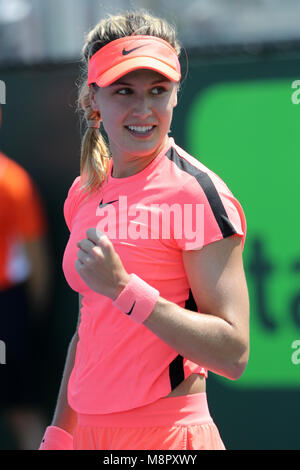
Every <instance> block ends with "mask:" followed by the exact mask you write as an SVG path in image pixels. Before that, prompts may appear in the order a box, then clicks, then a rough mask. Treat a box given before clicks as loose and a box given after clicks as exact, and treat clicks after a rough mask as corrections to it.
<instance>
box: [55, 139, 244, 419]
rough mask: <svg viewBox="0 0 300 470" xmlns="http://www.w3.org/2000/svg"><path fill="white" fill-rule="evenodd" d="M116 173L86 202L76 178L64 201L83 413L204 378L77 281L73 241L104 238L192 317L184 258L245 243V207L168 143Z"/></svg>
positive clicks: (74, 383)
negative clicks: (234, 241)
mask: <svg viewBox="0 0 300 470" xmlns="http://www.w3.org/2000/svg"><path fill="white" fill-rule="evenodd" d="M112 168H113V161H112V159H111V160H110V167H109V171H108V179H107V181H106V182H104V183H103V185H102V187H101V189H100V190H99V191H96V192H94V193H93V194H92V195H87V193H83V192H81V191H80V177H77V178H76V179H75V181H74V182H73V184H72V186H71V188H70V190H69V193H68V197H67V199H66V201H65V204H64V215H65V220H66V223H67V225H68V227H69V230H70V238H69V241H68V243H67V246H66V250H65V253H64V257H63V270H64V274H65V277H66V280H67V282H68V283H69V285H70V287H71V288H72V289H73V290H75V291H77V292H78V293H80V294H82V295H83V300H82V308H81V321H80V325H79V328H78V335H79V341H78V343H77V350H76V358H75V364H74V368H73V370H72V373H71V376H70V380H69V384H68V401H69V404H70V406H71V407H72V408H73V409H74V410H75V411H77V412H78V413H84V414H89V413H90V414H97V413H99V414H107V413H113V412H118V411H124V410H130V409H133V408H137V407H139V406H143V405H146V404H148V403H152V402H154V401H156V400H157V399H159V398H162V397H164V396H167V395H168V394H169V393H170V392H171V391H172V390H173V389H174V388H175V387H176V386H177V385H178V384H179V383H180V382H181V381H183V380H184V379H185V378H186V377H188V376H189V375H190V374H191V373H199V374H202V375H204V376H207V370H205V369H204V368H203V367H202V366H201V364H200V365H199V364H195V363H193V362H191V361H189V360H187V359H185V358H183V357H181V356H180V355H179V354H178V353H177V352H176V351H175V350H174V349H172V348H171V347H170V346H168V345H167V344H166V343H165V342H164V341H162V340H161V339H159V338H158V337H157V336H156V335H155V334H154V333H152V332H151V331H150V330H149V329H147V328H146V327H145V326H144V325H143V324H136V323H135V322H133V321H132V320H131V318H130V317H129V316H127V315H125V314H124V313H122V312H121V311H120V310H119V309H117V308H116V307H114V306H113V305H112V300H111V299H110V298H108V297H105V296H102V295H100V294H98V293H96V292H94V291H92V290H91V289H90V288H89V287H88V286H87V285H86V284H85V282H84V281H83V280H82V279H81V278H80V276H79V275H78V273H77V271H76V269H75V261H76V258H77V252H78V247H77V246H76V243H77V242H78V241H79V240H82V239H84V238H86V230H87V229H88V228H90V227H96V228H97V229H99V230H100V231H101V232H104V233H106V235H107V236H108V237H109V238H110V240H111V242H112V243H113V246H114V248H115V250H116V252H117V253H118V255H119V256H120V258H121V260H122V263H123V265H124V267H125V269H126V271H127V272H128V273H129V274H130V273H135V274H136V275H137V276H139V277H140V278H142V279H143V280H144V281H146V282H147V283H148V284H150V285H151V286H153V287H155V288H156V289H157V290H158V291H159V292H160V296H161V297H163V298H165V299H167V300H169V301H171V302H174V303H176V304H178V305H180V306H181V307H184V308H186V309H188V310H192V311H198V309H197V306H196V303H195V301H194V299H193V296H192V292H191V289H190V286H189V282H188V279H187V276H186V272H185V269H184V265H183V260H182V251H183V250H197V249H201V248H202V247H203V246H205V245H207V244H209V243H212V242H214V241H217V240H221V239H223V238H225V237H228V236H231V235H239V236H241V237H242V244H243V246H244V242H245V236H246V220H245V216H244V212H243V209H242V207H241V205H240V204H239V202H238V201H237V199H236V198H235V197H234V196H233V195H232V193H231V192H230V190H229V189H228V187H227V186H226V184H225V183H224V182H223V181H222V180H221V179H220V178H219V177H218V176H217V175H216V174H215V173H213V172H212V171H211V170H209V169H208V168H206V167H205V166H204V165H203V164H202V163H200V162H199V161H198V160H197V159H196V158H194V157H192V156H191V155H189V154H188V153H186V152H185V151H184V150H182V149H181V148H180V147H178V146H177V145H176V144H175V142H174V139H173V138H170V137H169V138H168V142H167V145H166V146H165V147H164V148H163V150H162V151H161V152H160V153H159V155H157V157H156V158H155V159H154V160H153V161H152V162H151V163H150V164H149V165H148V166H147V167H146V168H144V170H142V171H140V172H139V173H137V174H135V175H133V176H129V177H125V178H114V177H112Z"/></svg>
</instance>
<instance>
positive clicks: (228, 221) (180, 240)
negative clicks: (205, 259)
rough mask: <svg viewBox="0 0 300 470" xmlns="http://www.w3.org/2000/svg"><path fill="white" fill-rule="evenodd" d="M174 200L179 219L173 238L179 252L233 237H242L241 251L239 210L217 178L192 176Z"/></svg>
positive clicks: (242, 224)
mask: <svg viewBox="0 0 300 470" xmlns="http://www.w3.org/2000/svg"><path fill="white" fill-rule="evenodd" d="M178 200H179V201H180V206H181V217H180V220H179V221H178V222H177V224H174V231H173V236H174V240H175V242H176V244H177V246H178V247H179V248H180V249H181V250H184V251H188V250H198V249H201V248H203V247H204V246H206V245H208V244H209V243H213V242H215V241H218V240H221V239H223V238H226V237H229V236H234V235H236V236H240V237H241V238H242V248H244V243H245V238H246V218H245V214H244V211H243V208H242V206H241V204H240V203H239V201H238V200H237V199H236V198H235V197H234V195H233V194H232V192H231V191H230V190H229V188H228V187H227V185H226V184H225V183H224V181H222V179H221V178H219V177H218V176H217V175H215V174H214V173H212V172H211V174H209V173H205V172H203V171H199V172H197V173H195V175H193V176H191V178H190V180H189V181H188V182H186V183H185V184H184V185H183V187H182V189H181V191H180V195H179V198H178ZM176 230H177V232H178V233H176Z"/></svg>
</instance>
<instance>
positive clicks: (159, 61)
mask: <svg viewBox="0 0 300 470" xmlns="http://www.w3.org/2000/svg"><path fill="white" fill-rule="evenodd" d="M179 54H180V46H179V45H178V42H177V40H176V38H175V32H174V28H173V27H172V26H170V25H169V24H168V23H167V22H166V21H164V20H162V19H160V18H155V17H152V16H150V15H149V14H147V13H145V12H130V13H125V14H122V15H116V16H111V15H108V16H107V17H106V18H105V19H104V20H102V21H101V22H100V23H99V24H97V25H96V27H95V28H94V29H93V30H92V31H91V32H90V33H89V34H88V36H87V41H86V44H85V45H84V49H83V57H84V60H85V63H86V66H87V67H86V72H85V74H84V83H83V85H82V87H81V89H80V94H79V103H80V105H81V107H82V109H83V111H84V112H85V118H86V120H87V126H88V128H87V130H86V133H85V135H84V137H83V142H82V156H81V175H80V176H79V177H77V178H76V179H75V181H74V182H73V184H72V186H71V188H70V190H69V193H68V197H67V199H66V201H65V205H64V215H65V219H66V223H67V225H68V227H69V229H70V238H69V241H68V244H67V247H66V250H65V254H64V259H63V269H64V273H65V276H66V279H67V281H68V283H69V284H70V286H71V287H72V289H74V290H75V291H76V292H78V293H79V299H80V308H79V320H78V327H77V330H76V332H75V334H74V336H73V338H72V340H71V343H70V346H69V351H68V355H67V360H66V365H65V370H64V374H63V379H62V384H61V388H60V393H59V398H58V401H57V406H56V410H55V413H54V417H53V420H52V423H51V425H50V426H49V427H48V428H47V429H46V432H45V435H44V438H43V440H42V443H41V446H40V449H74V450H91V449H106V450H124V449H131V450H138V449H147V450H157V449H158V450H161V449H176V450H178V449H193V450H200V449H225V446H224V444H223V442H222V439H221V437H220V434H219V431H218V429H217V427H216V425H215V423H214V421H213V419H212V417H211V415H210V411H209V408H208V405H207V399H206V388H205V382H206V377H207V371H208V370H209V371H212V372H214V373H216V374H220V375H222V376H225V377H227V378H229V379H231V380H235V379H238V378H239V377H240V376H241V374H242V373H243V371H244V369H245V367H246V364H247V360H248V350H249V345H248V343H249V341H248V315H249V305H248V291H247V285H246V280H245V274H244V269H243V259H242V251H243V246H244V241H245V235H246V222H245V216H244V213H243V210H242V208H241V206H240V204H239V202H238V201H237V199H236V198H235V197H234V196H233V194H232V193H231V192H230V190H229V189H228V187H227V186H226V184H225V183H224V182H223V181H222V180H221V179H220V178H219V177H218V176H217V175H216V174H215V173H213V172H212V171H211V170H209V169H208V168H207V167H205V166H204V165H203V164H202V163H201V162H200V161H199V160H198V159H196V158H195V157H193V156H191V155H189V154H188V153H187V152H185V151H184V150H183V149H181V148H180V147H179V146H178V145H177V144H176V143H175V141H174V139H173V138H172V137H171V136H169V133H170V125H171V122H172V115H173V110H174V108H175V106H176V104H177V95H178V90H179V84H180V79H181V71H180V63H179ZM100 121H102V124H103V127H104V129H105V131H106V134H107V138H108V144H109V145H108V146H107V145H106V143H105V140H104V138H103V137H102V135H101V131H100V130H99V126H100ZM220 399H221V397H220Z"/></svg>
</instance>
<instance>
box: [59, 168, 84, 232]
mask: <svg viewBox="0 0 300 470" xmlns="http://www.w3.org/2000/svg"><path fill="white" fill-rule="evenodd" d="M80 196H81V194H80V176H78V177H77V178H75V180H74V181H73V183H72V185H71V187H70V189H69V191H68V196H67V198H66V200H65V202H64V208H63V211H64V218H65V221H66V224H67V226H68V229H69V230H70V232H71V230H72V222H73V218H74V215H75V213H76V209H77V207H78V205H79V199H80Z"/></svg>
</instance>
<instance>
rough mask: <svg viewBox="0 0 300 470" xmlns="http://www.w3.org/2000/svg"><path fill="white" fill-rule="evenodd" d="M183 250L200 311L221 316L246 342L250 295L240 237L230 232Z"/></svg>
mask: <svg viewBox="0 0 300 470" xmlns="http://www.w3.org/2000/svg"><path fill="white" fill-rule="evenodd" d="M182 253H183V255H182V256H183V263H184V267H185V270H186V274H187V278H188V281H189V284H190V287H191V290H192V293H193V296H194V299H195V302H196V304H197V306H198V308H199V311H200V312H201V313H207V314H211V315H215V316H218V317H220V318H222V319H224V320H225V321H226V322H228V323H229V324H230V325H231V326H232V327H233V328H234V329H235V331H236V332H237V333H238V337H239V338H241V340H242V341H243V342H246V343H247V344H248V336H249V298H248V289H247V283H246V278H245V273H244V267H243V258H242V240H241V237H238V236H233V237H232V236H231V237H228V238H224V239H223V240H220V241H217V242H214V243H210V244H209V245H206V246H205V247H203V248H202V249H201V250H195V251H183V252H182Z"/></svg>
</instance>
